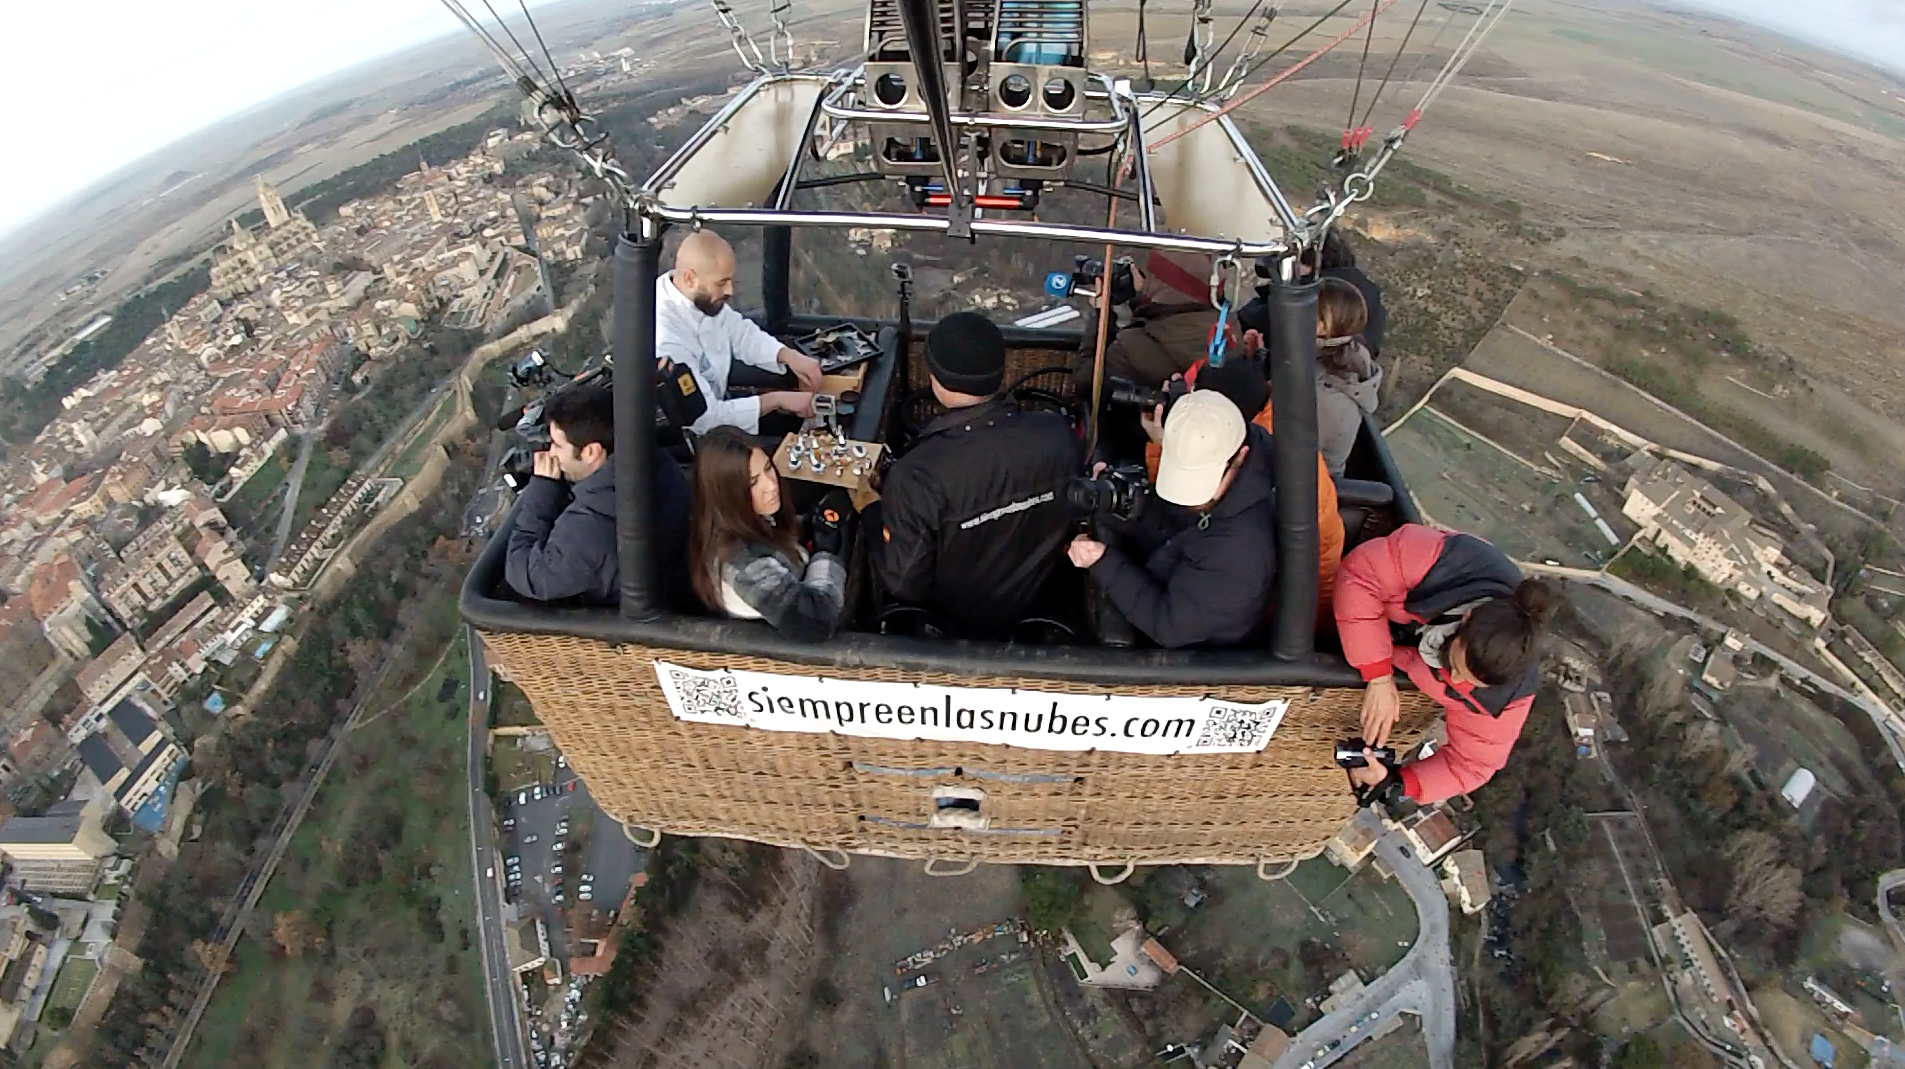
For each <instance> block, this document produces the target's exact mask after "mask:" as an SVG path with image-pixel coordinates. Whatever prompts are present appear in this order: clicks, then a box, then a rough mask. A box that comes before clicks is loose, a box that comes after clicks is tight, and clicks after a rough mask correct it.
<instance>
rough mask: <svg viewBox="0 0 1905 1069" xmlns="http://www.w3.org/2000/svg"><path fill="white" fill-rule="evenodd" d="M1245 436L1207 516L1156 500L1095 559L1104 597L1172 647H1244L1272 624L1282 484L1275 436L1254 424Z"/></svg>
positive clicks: (1094, 569) (1094, 570)
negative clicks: (1235, 465)
mask: <svg viewBox="0 0 1905 1069" xmlns="http://www.w3.org/2000/svg"><path fill="white" fill-rule="evenodd" d="M1244 441H1245V443H1246V444H1247V445H1249V446H1250V456H1249V457H1247V458H1246V459H1245V460H1244V466H1243V468H1242V470H1240V471H1239V472H1238V473H1237V478H1236V481H1235V482H1233V483H1232V484H1231V487H1230V490H1229V492H1228V493H1226V494H1224V496H1223V499H1222V500H1220V501H1218V502H1217V506H1216V507H1215V508H1213V509H1211V510H1210V513H1209V514H1208V517H1206V516H1205V514H1203V513H1201V512H1198V511H1195V510H1192V509H1187V508H1183V507H1181V506H1177V505H1172V504H1169V503H1168V502H1165V501H1162V500H1160V499H1158V498H1157V497H1155V496H1153V497H1152V498H1151V499H1150V500H1149V501H1147V502H1146V506H1145V510H1144V512H1143V514H1142V516H1141V517H1140V519H1139V520H1138V521H1137V522H1135V523H1134V524H1133V525H1132V526H1131V528H1130V529H1128V530H1127V531H1126V532H1124V534H1123V536H1122V537H1120V538H1118V539H1117V544H1111V543H1107V544H1106V547H1105V555H1104V556H1103V557H1102V558H1100V559H1099V561H1098V563H1097V564H1094V565H1092V568H1091V574H1092V578H1093V579H1095V580H1097V582H1098V585H1099V587H1100V588H1101V589H1102V590H1103V591H1104V594H1105V597H1106V598H1107V599H1108V600H1109V601H1110V602H1111V603H1112V604H1113V605H1114V606H1116V607H1117V609H1118V611H1119V612H1121V613H1123V614H1124V617H1125V619H1127V620H1129V621H1130V622H1131V625H1132V626H1133V627H1136V628H1137V629H1138V630H1140V631H1142V632H1144V633H1145V634H1146V635H1148V636H1150V638H1151V641H1153V642H1155V643H1157V644H1158V645H1160V646H1163V647H1165V648H1166V649H1177V648H1179V647H1183V646H1206V645H1208V646H1234V645H1239V644H1241V643H1243V642H1244V641H1245V640H1246V639H1248V638H1250V636H1251V635H1253V634H1255V633H1256V632H1257V630H1258V628H1259V627H1260V626H1261V625H1262V623H1263V617H1264V610H1265V609H1266V608H1267V607H1268V606H1269V604H1270V599H1271V597H1272V594H1273V593H1274V586H1275V581H1276V573H1277V517H1276V493H1275V491H1276V484H1275V476H1274V474H1273V471H1274V469H1273V466H1272V462H1271V437H1270V435H1269V434H1267V433H1265V431H1264V430H1263V428H1261V427H1256V426H1252V427H1251V428H1250V431H1249V433H1248V434H1247V435H1246V436H1245V438H1244ZM1140 558H1141V559H1143V561H1144V563H1142V564H1140V563H1138V560H1139V559H1140Z"/></svg>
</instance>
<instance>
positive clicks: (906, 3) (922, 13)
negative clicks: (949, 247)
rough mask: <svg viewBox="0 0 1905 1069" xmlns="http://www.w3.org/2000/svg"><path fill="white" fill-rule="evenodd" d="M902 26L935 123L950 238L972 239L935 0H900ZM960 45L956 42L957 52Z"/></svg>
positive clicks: (923, 97)
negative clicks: (961, 182)
mask: <svg viewBox="0 0 1905 1069" xmlns="http://www.w3.org/2000/svg"><path fill="white" fill-rule="evenodd" d="M898 7H899V14H900V24H901V26H903V27H904V28H905V30H906V49H907V51H909V52H911V53H912V55H913V77H914V79H915V82H914V88H916V89H918V90H919V98H920V101H921V103H923V104H924V105H925V107H926V114H927V116H928V118H929V119H930V120H931V122H932V128H933V141H934V144H935V146H936V147H937V148H938V149H939V165H940V169H941V171H942V173H943V174H944V175H945V182H946V196H947V198H948V200H949V202H950V203H949V204H948V206H947V208H946V216H947V218H948V219H949V220H951V222H952V229H950V230H948V231H947V236H948V237H955V238H969V237H971V236H972V229H971V217H972V213H971V206H970V204H968V202H967V200H966V189H965V187H964V186H962V185H960V184H959V140H958V137H957V135H956V134H954V133H953V124H952V105H951V103H950V102H949V101H948V100H947V98H946V72H945V68H943V67H941V66H940V64H941V63H944V62H945V56H946V41H945V39H944V38H943V37H941V36H940V27H939V5H938V4H936V3H934V2H933V0H899V4H898ZM958 44H959V42H957V41H954V42H953V46H954V48H955V51H956V50H957V47H958Z"/></svg>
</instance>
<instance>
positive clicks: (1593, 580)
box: [1516, 561, 1905, 769]
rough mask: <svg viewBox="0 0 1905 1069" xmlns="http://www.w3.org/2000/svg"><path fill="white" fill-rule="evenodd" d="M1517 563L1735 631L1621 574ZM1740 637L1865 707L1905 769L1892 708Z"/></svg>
mask: <svg viewBox="0 0 1905 1069" xmlns="http://www.w3.org/2000/svg"><path fill="white" fill-rule="evenodd" d="M1516 563H1517V564H1519V565H1520V566H1521V570H1522V571H1524V572H1528V573H1530V574H1532V575H1546V576H1550V577H1552V578H1556V579H1566V580H1570V581H1572V582H1576V583H1586V584H1587V585H1589V586H1593V587H1599V588H1600V589H1602V590H1605V591H1607V592H1608V593H1610V594H1612V595H1614V596H1615V597H1618V598H1622V599H1624V600H1627V601H1631V602H1633V603H1634V604H1636V605H1638V606H1640V607H1641V608H1643V609H1646V610H1647V611H1648V612H1651V613H1653V614H1654V615H1656V616H1677V617H1679V618H1681V619H1682V620H1691V621H1693V622H1694V623H1696V624H1699V625H1700V626H1701V627H1703V628H1706V629H1707V630H1709V631H1731V630H1733V628H1730V627H1728V626H1727V625H1725V624H1723V623H1721V622H1720V621H1718V620H1715V619H1713V618H1712V617H1710V616H1703V615H1701V614H1700V613H1697V612H1694V611H1693V610H1692V609H1689V608H1686V607H1685V606H1682V605H1676V604H1675V603H1673V602H1671V601H1668V600H1667V599H1665V598H1662V597H1659V596H1657V595H1655V594H1652V593H1649V592H1648V591H1646V590H1643V589H1641V588H1640V587H1638V586H1635V585H1634V584H1633V583H1630V582H1628V581H1627V580H1625V579H1622V578H1620V577H1619V576H1614V575H1608V574H1606V573H1605V572H1591V571H1588V570H1587V569H1585V568H1561V567H1555V566H1553V565H1548V564H1541V563H1538V562H1533V561H1517V562H1516ZM1739 637H1740V639H1741V641H1742V642H1743V643H1744V644H1745V647H1746V649H1747V650H1749V651H1751V652H1753V653H1757V654H1760V655H1761V656H1763V657H1767V658H1769V659H1771V660H1772V661H1774V662H1776V663H1777V664H1778V665H1779V666H1780V668H1781V669H1783V670H1784V671H1785V672H1786V674H1787V675H1789V676H1792V677H1794V678H1797V679H1802V680H1805V681H1806V682H1807V683H1810V684H1812V685H1813V686H1814V687H1816V688H1818V689H1819V690H1822V691H1825V692H1826V693H1827V694H1830V695H1832V696H1834V697H1836V698H1842V699H1844V700H1846V701H1848V702H1851V703H1852V704H1853V705H1856V706H1858V707H1859V708H1860V709H1862V710H1864V712H1865V715H1867V716H1869V717H1871V718H1872V726H1873V727H1875V728H1877V729H1878V733H1879V737H1880V738H1882V739H1884V740H1885V744H1886V746H1887V747H1889V748H1890V749H1891V751H1892V760H1894V761H1896V762H1898V767H1899V768H1901V769H1905V744H1901V743H1900V741H1899V737H1898V736H1897V735H1896V734H1894V733H1893V731H1892V728H1891V724H1890V723H1889V721H1890V719H1891V711H1890V710H1888V709H1886V708H1885V707H1884V706H1882V705H1875V704H1874V703H1872V702H1871V701H1869V700H1867V699H1866V698H1865V697H1864V696H1862V695H1859V694H1854V693H1853V692H1851V691H1849V690H1847V689H1845V688H1844V687H1842V686H1840V685H1839V684H1838V683H1836V682H1834V681H1833V680H1830V679H1827V678H1826V677H1825V676H1822V675H1820V674H1819V673H1817V672H1815V671H1813V670H1812V669H1810V668H1807V667H1806V666H1805V665H1803V664H1800V663H1799V662H1798V661H1795V660H1793V659H1792V658H1791V657H1788V656H1786V655H1785V654H1783V653H1781V652H1779V651H1778V650H1776V649H1773V648H1772V647H1770V646H1765V645H1762V644H1760V643H1759V642H1756V641H1754V640H1753V638H1752V637H1751V636H1749V635H1740V636H1739Z"/></svg>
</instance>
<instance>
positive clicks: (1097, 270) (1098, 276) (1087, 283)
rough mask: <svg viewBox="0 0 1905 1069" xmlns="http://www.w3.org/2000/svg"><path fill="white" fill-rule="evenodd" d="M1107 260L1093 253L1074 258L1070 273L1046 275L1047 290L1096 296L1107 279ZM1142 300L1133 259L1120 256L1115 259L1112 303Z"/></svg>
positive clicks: (1069, 294)
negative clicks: (1139, 296)
mask: <svg viewBox="0 0 1905 1069" xmlns="http://www.w3.org/2000/svg"><path fill="white" fill-rule="evenodd" d="M1104 277H1105V262H1104V261H1103V260H1094V259H1092V258H1091V257H1089V256H1074V257H1072V270H1071V273H1070V274H1066V273H1065V272H1063V271H1054V272H1052V273H1051V274H1050V275H1047V276H1046V277H1045V290H1046V292H1047V293H1048V294H1050V295H1051V296H1053V297H1070V296H1071V295H1072V294H1074V293H1081V292H1082V293H1083V294H1085V295H1086V296H1096V295H1097V294H1096V290H1097V287H1098V286H1099V285H1100V284H1101V283H1102V282H1103V281H1104ZM1137 299H1138V283H1137V279H1136V277H1134V276H1133V275H1132V273H1131V258H1130V257H1129V256H1120V257H1119V258H1117V259H1115V260H1113V261H1111V303H1112V304H1130V303H1131V302H1132V301H1135V300H1137Z"/></svg>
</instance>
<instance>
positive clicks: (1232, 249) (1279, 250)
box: [647, 204, 1295, 257]
mask: <svg viewBox="0 0 1905 1069" xmlns="http://www.w3.org/2000/svg"><path fill="white" fill-rule="evenodd" d="M647 210H648V211H650V212H652V213H653V215H654V216H655V217H656V218H659V219H665V220H667V221H669V222H671V223H689V224H693V225H695V226H710V225H713V226H793V227H806V226H817V227H832V228H836V229H844V228H846V227H866V228H868V229H871V230H886V231H891V232H894V233H899V232H912V233H921V232H924V233H940V234H946V233H950V232H951V224H950V221H949V220H947V219H945V218H944V217H941V216H932V215H895V214H886V213H880V212H803V211H793V212H777V211H772V210H770V209H765V208H672V207H669V206H668V205H665V204H656V205H653V206H651V207H649V208H648V209H647ZM969 228H970V233H972V234H973V235H974V236H979V237H1001V238H1029V239H1032V240H1035V241H1062V242H1078V243H1080V244H1086V245H1103V244H1106V243H1107V242H1109V243H1110V244H1113V245H1121V246H1124V247H1127V248H1133V249H1164V250H1175V251H1178V252H1201V253H1209V254H1212V255H1216V256H1222V255H1224V254H1225V253H1230V254H1232V255H1235V256H1240V257H1241V256H1282V255H1283V254H1285V253H1286V252H1288V251H1290V250H1291V249H1292V248H1294V247H1295V246H1294V245H1293V244H1292V243H1290V242H1285V241H1232V240H1229V239H1226V238H1200V237H1192V236H1189V235H1184V234H1146V233H1142V232H1139V231H1135V230H1113V229H1109V228H1106V227H1102V226H1070V225H1067V224H1062V223H1037V222H1031V221H1021V220H1017V219H974V220H973V221H972V222H971V224H969Z"/></svg>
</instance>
